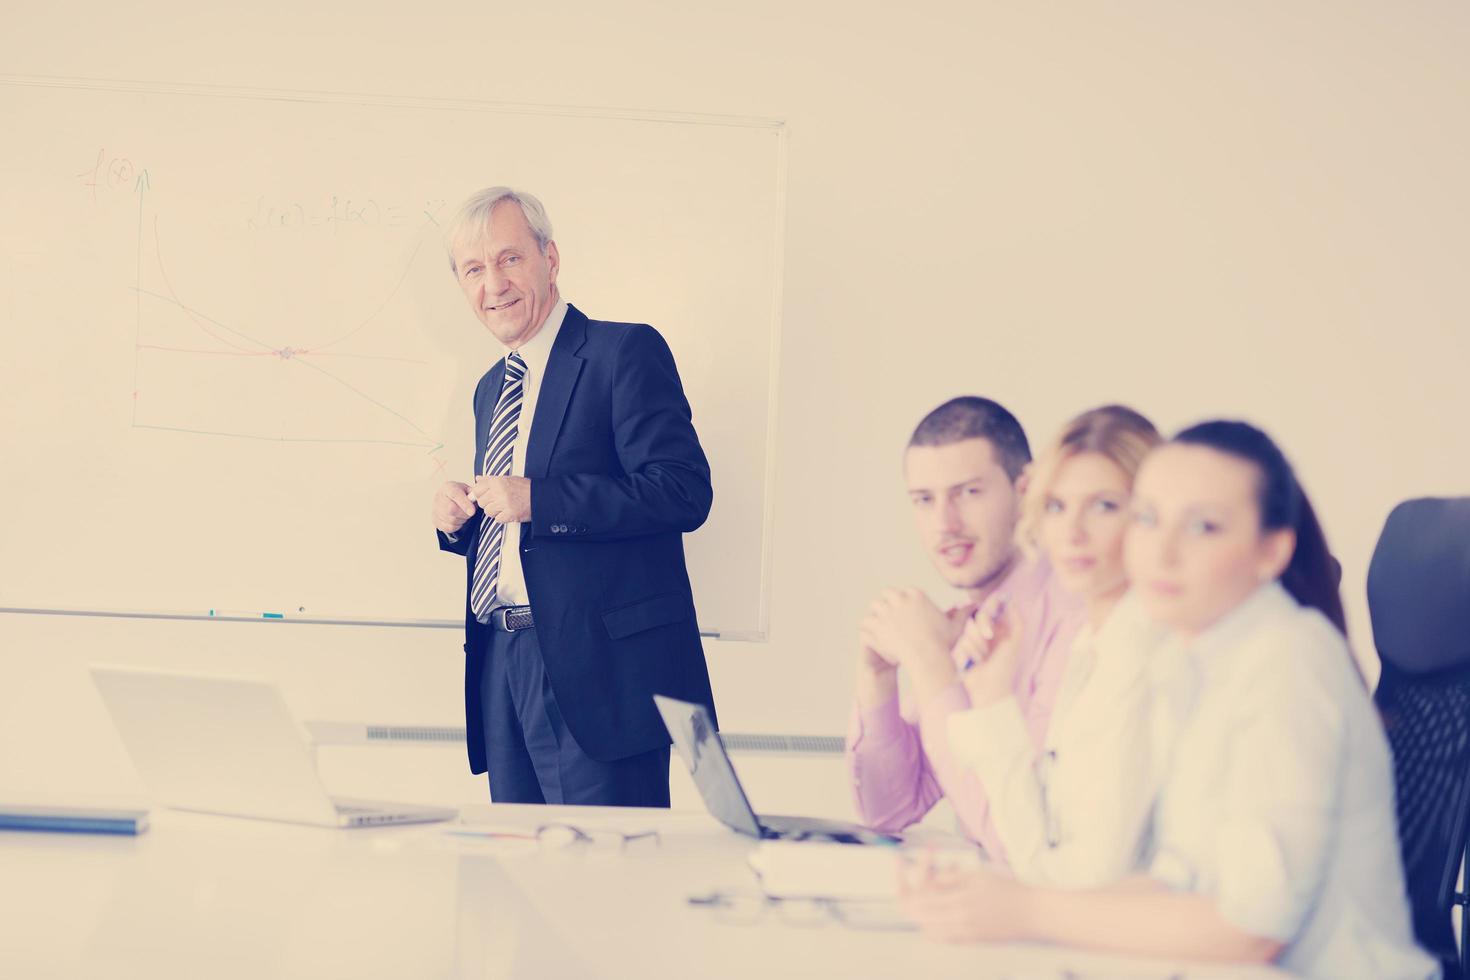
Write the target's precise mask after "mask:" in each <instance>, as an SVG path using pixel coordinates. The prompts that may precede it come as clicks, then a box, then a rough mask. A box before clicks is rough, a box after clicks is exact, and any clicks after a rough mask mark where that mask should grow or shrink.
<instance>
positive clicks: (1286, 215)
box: [0, 0, 1470, 772]
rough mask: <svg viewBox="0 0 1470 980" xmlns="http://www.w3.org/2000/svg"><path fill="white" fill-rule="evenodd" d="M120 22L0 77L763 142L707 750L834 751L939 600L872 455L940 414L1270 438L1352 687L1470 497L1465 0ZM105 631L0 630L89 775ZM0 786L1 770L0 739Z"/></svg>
mask: <svg viewBox="0 0 1470 980" xmlns="http://www.w3.org/2000/svg"><path fill="white" fill-rule="evenodd" d="M141 6H142V8H143V9H140V6H139V5H122V6H119V5H115V4H103V3H100V2H97V3H91V4H87V5H86V9H84V10H77V9H69V8H68V6H67V5H59V6H56V7H54V8H49V9H43V8H42V6H41V5H27V7H26V8H25V9H23V10H21V11H19V12H15V13H11V14H8V15H7V24H8V29H7V31H6V32H5V33H4V36H3V37H0V64H3V65H4V66H5V69H6V71H7V72H10V73H20V74H45V75H63V76H88V77H97V78H121V79H145V80H161V81H177V82H189V83H197V84H219V85H249V86H261V87H270V88H280V89H308V90H319V89H326V90H334V91H353V92H384V93H393V94H402V95H409V96H419V97H445V96H453V97H459V98H472V99H483V100H490V101H508V102H518V103H536V104H576V105H596V106H608V107H637V108H654V109H666V110H674V111H691V112H706V113H730V114H735V115H742V116H762V117H777V118H782V119H785V120H786V121H787V123H788V125H789V128H790V170H789V185H788V192H789V201H788V206H789V212H788V232H787V238H786V270H785V276H786V278H785V284H786V299H785V307H784V333H783V340H782V357H781V371H782V374H781V381H780V395H779V411H780V427H779V444H778V447H777V453H778V457H777V462H778V471H777V491H776V500H775V520H776V545H775V547H776V551H775V558H776V568H775V574H774V589H773V593H772V597H771V598H772V603H771V610H772V618H771V639H770V641H769V642H768V643H765V644H760V645H740V644H712V645H711V646H710V648H709V651H708V652H709V657H710V661H711V668H712V671H713V674H714V679H715V684H716V696H717V698H718V699H719V704H720V708H721V713H722V716H723V720H724V724H725V727H727V728H729V729H731V730H739V731H762V730H765V731H786V732H813V733H830V734H835V733H838V732H840V731H841V729H842V726H843V723H844V719H845V713H846V708H847V704H848V699H849V696H850V689H851V679H850V669H849V664H850V661H851V659H852V654H851V638H852V635H853V631H854V630H853V625H854V623H855V621H856V619H857V618H858V616H859V614H860V612H861V611H862V609H863V607H864V604H865V603H866V602H867V601H868V600H869V599H870V598H871V597H872V595H873V594H874V593H875V592H876V591H877V590H879V589H880V588H881V587H883V586H884V585H887V584H890V583H901V582H910V581H912V582H918V583H921V584H924V585H926V586H937V584H938V583H937V579H935V578H934V577H933V576H932V575H931V573H930V572H929V570H928V568H927V566H926V564H925V561H924V559H923V556H922V555H920V554H919V553H918V551H917V549H916V548H915V546H914V542H913V540H912V536H911V534H910V532H909V529H908V526H907V523H906V522H907V516H906V513H905V508H906V505H905V503H904V501H903V497H902V494H901V492H900V491H901V487H900V484H899V483H898V461H899V452H900V448H901V446H902V444H903V441H904V439H905V437H906V435H907V433H908V431H909V429H910V427H911V426H912V425H913V423H914V422H915V421H916V420H917V419H918V417H919V416H920V415H921V414H922V413H923V412H924V411H926V410H927V409H928V408H930V407H932V406H933V405H934V404H936V403H938V402H939V401H941V400H943V399H945V398H947V397H949V396H951V395H954V394H959V393H967V392H974V393H982V394H987V395H991V396H993V397H996V398H998V399H999V400H1001V401H1002V402H1004V403H1006V404H1007V405H1009V406H1010V407H1011V408H1012V409H1014V410H1015V411H1016V413H1017V414H1018V415H1019V416H1020V417H1021V419H1022V421H1023V422H1024V423H1025V424H1026V425H1027V427H1028V429H1029V430H1030V432H1031V434H1032V438H1033V441H1034V442H1036V443H1042V442H1044V441H1045V440H1046V439H1047V438H1049V436H1050V434H1051V433H1052V432H1053V431H1054V430H1055V429H1056V428H1057V427H1058V426H1059V425H1060V424H1061V423H1062V422H1063V421H1064V420H1065V419H1066V418H1067V417H1069V416H1070V415H1072V414H1074V413H1075V412H1076V411H1078V410H1081V409H1083V408H1086V407H1090V406H1092V405H1094V404H1097V403H1099V402H1101V401H1104V400H1124V401H1127V402H1130V403H1132V404H1133V405H1134V406H1135V407H1137V408H1139V409H1141V410H1143V411H1145V412H1147V413H1149V414H1151V415H1153V416H1154V418H1155V420H1156V421H1157V422H1158V423H1159V424H1160V425H1161V426H1162V427H1165V428H1172V427H1176V426H1178V425H1180V424H1183V423H1186V422H1189V421H1192V420H1196V419H1198V418H1201V417H1205V416H1209V415H1215V414H1221V413H1224V414H1233V415H1244V416H1247V417H1249V418H1252V419H1255V420H1256V421H1258V422H1260V423H1262V424H1264V425H1265V426H1266V427H1267V428H1269V429H1270V430H1271V431H1272V432H1273V433H1274V434H1276V435H1277V436H1278V437H1279V439H1280V440H1281V442H1282V443H1283V444H1284V446H1285V448H1286V449H1287V451H1288V453H1289V454H1290V455H1291V456H1292V457H1293V458H1294V460H1295V461H1296V462H1297V464H1298V469H1299V471H1300V473H1301V475H1302V477H1303V479H1304V481H1305V483H1306V484H1307V487H1308V489H1309V491H1310V492H1311V493H1312V494H1313V496H1314V499H1315V501H1316V503H1317V505H1318V508H1319V511H1320V513H1321V515H1322V517H1323V519H1324V522H1325V524H1326V527H1327V530H1328V534H1329V539H1330V540H1331V541H1332V543H1333V546H1334V549H1335V550H1336V551H1337V553H1338V554H1339V555H1340V557H1341V558H1342V560H1343V563H1344V566H1345V593H1346V596H1347V598H1348V604H1349V609H1350V616H1351V626H1352V628H1353V633H1354V637H1355V640H1356V643H1357V645H1358V648H1359V653H1360V655H1362V656H1364V658H1365V659H1369V660H1371V656H1372V654H1371V645H1370V637H1369V631H1368V624H1367V618H1366V611H1365V604H1364V601H1363V595H1362V591H1363V582H1364V578H1365V574H1366V569H1367V560H1368V557H1369V555H1370V553H1371V548H1372V544H1373V541H1374V539H1375V536H1376V534H1377V532H1378V530H1379V528H1380V527H1381V524H1382V520H1383V517H1384V516H1385V515H1386V513H1387V511H1388V509H1389V508H1390V506H1391V505H1392V504H1393V503H1394V502H1395V501H1397V500H1399V499H1401V498H1403V497H1406V496H1413V495H1420V494H1427V493H1464V492H1467V488H1470V454H1467V453H1466V452H1465V439H1464V436H1463V426H1464V420H1465V419H1466V418H1467V417H1470V394H1467V391H1466V386H1465V384H1464V379H1465V375H1466V370H1465V369H1466V366H1467V363H1470V339H1467V337H1470V331H1467V330H1466V325H1465V323H1466V315H1467V313H1470V295H1467V291H1466V289H1465V286H1464V282H1465V273H1464V270H1465V268H1466V267H1467V258H1470V254H1467V253H1470V238H1467V236H1466V234H1465V229H1466V228H1467V227H1470V185H1467V182H1466V180H1465V179H1464V175H1465V174H1466V173H1470V131H1467V117H1466V113H1465V106H1466V104H1467V97H1470V62H1467V60H1466V59H1465V57H1464V51H1465V49H1466V43H1467V41H1470V8H1467V7H1466V6H1465V5H1463V4H1459V3H1453V2H1438V3H1427V2H1426V3H1412V4H1401V3H1387V2H1382V3H1341V2H1299V3H1293V4H1276V3H1269V2H1254V3H1251V2H1246V3H1231V4H1205V3H1178V2H1165V0H1154V2H1136V3H1129V4H1108V5H1102V4H1059V3H1047V2H1037V3H1033V2H1011V3H958V2H956V3H922V2H920V3H911V4H909V5H906V6H907V7H908V9H902V8H900V7H896V6H894V5H891V4H878V3H871V2H861V0H855V2H845V3H840V4H835V3H834V4H825V3H824V4H800V3H790V2H789V0H786V2H783V0H750V2H747V3H743V4H739V5H718V6H716V5H700V4H687V3H672V2H670V3H620V4H609V3H595V2H586V0H583V2H569V3H562V4H554V5H553V4H543V5H518V6H506V5H489V4H476V5H466V6H459V5H452V4H431V5H418V6H414V7H404V6H403V5H401V4H389V3H384V2H381V0H365V2H355V3H345V2H333V3H319V4H296V5H291V6H289V7H288V6H284V5H283V6H282V8H281V9H280V10H279V11H263V12H256V11H247V10H244V9H243V8H241V9H240V10H239V11H238V12H232V13H229V14H222V13H218V12H217V11H216V9H215V8H214V7H213V6H212V5H202V4H197V3H192V2H190V3H150V4H144V5H141ZM0 160H3V155H0ZM84 165H85V162H83V163H82V164H81V165H79V167H78V169H81V167H82V166H84ZM485 179H486V181H491V180H494V179H495V175H494V174H493V173H488V172H487V173H486V175H485ZM551 204H552V206H553V207H554V202H551ZM78 288H79V289H82V290H84V289H85V281H83V282H80V283H79V287H78ZM731 288H732V289H738V288H739V283H732V284H731ZM710 302H712V303H717V302H719V297H717V296H712V297H710ZM591 312H592V313H594V314H595V313H596V311H595V310H594V311H591ZM4 329H5V330H7V331H13V330H29V329H44V325H39V324H16V323H7V324H5V325H4ZM697 421H698V420H696V422H697ZM6 424H14V423H13V420H12V419H10V418H9V417H7V420H6ZM84 467H85V460H84V459H78V460H77V461H76V472H74V473H58V474H54V476H55V478H56V479H79V478H83V475H84ZM100 492H105V488H100ZM37 519H38V520H46V519H53V520H54V519H56V518H55V517H54V516H52V515H37ZM72 520H74V516H73V515H64V517H62V519H61V520H59V521H58V523H59V524H60V525H61V526H63V527H66V526H69V525H70V522H71V521H72ZM4 560H6V561H15V560H22V561H23V560H24V556H14V555H6V556H5V557H4ZM99 629H100V628H94V627H93V626H92V625H87V626H86V627H80V626H76V625H74V624H63V623H58V622H53V621H35V620H33V621H31V622H28V623H25V624H18V623H16V622H15V621H14V618H13V617H12V618H11V619H9V620H7V621H5V622H0V649H3V650H4V653H3V656H4V657H5V661H6V663H7V664H8V665H10V666H11V667H12V673H11V676H12V677H16V678H18V683H14V684H6V685H5V691H4V694H3V695H0V698H3V700H4V703H3V704H0V717H7V716H8V717H10V718H12V719H14V718H17V717H19V718H26V719H32V720H34V721H35V722H36V724H37V725H41V726H44V725H45V724H48V723H49V724H51V725H53V726H54V727H53V728H52V729H51V731H52V734H53V736H54V737H52V738H49V739H42V740H41V742H42V743H43V744H46V745H48V746H49V748H48V749H47V751H50V752H52V753H54V756H53V757H54V758H56V759H58V760H61V759H64V760H67V761H71V762H77V763H78V764H81V760H84V759H86V758H88V755H87V753H86V752H85V751H84V748H83V746H85V745H90V743H91V742H93V741H94V740H95V739H98V738H101V737H102V735H101V734H99V733H105V728H102V727H100V726H101V725H102V722H101V721H100V719H99V718H98V717H97V716H96V715H95V707H96V706H95V704H92V703H91V702H88V701H86V700H85V699H84V698H83V696H82V694H81V693H79V692H80V688H79V687H78V686H76V684H75V682H76V681H77V679H78V677H79V676H80V675H78V674H77V673H76V672H75V671H74V670H71V669H70V668H66V669H63V668H62V667H60V666H58V664H60V663H62V662H69V660H70V659H72V658H76V657H80V656H82V654H80V653H78V644H79V643H85V644H91V643H93V642H94V641H95V640H96V639H97V634H98V632H99ZM266 629H272V630H273V632H271V633H270V636H269V642H268V649H260V648H259V647H261V646H262V643H261V641H260V638H261V637H262V636H263V635H264V634H263V630H266ZM105 634H106V643H107V646H108V652H109V653H116V654H117V656H118V657H119V658H135V659H145V660H175V659H179V658H185V657H192V656H193V655H192V654H190V653H188V652H187V650H186V648H185V647H179V646H176V645H173V644H175V643H176V641H181V640H182V641H187V643H186V647H187V646H188V645H192V646H193V647H196V648H204V649H209V650H211V651H213V652H211V653H209V654H205V655H201V656H202V657H203V659H206V660H207V659H209V658H211V657H222V658H224V659H227V660H231V661H236V662H240V663H249V664H251V665H252V666H254V665H269V666H268V667H267V669H268V670H269V671H272V672H276V673H277V674H278V675H279V676H280V677H281V678H282V679H283V681H284V682H285V683H286V684H287V686H288V689H289V690H290V691H291V693H292V695H293V697H294V698H296V699H297V700H298V701H299V702H300V703H301V705H302V710H303V713H305V714H306V715H308V716H310V717H322V718H327V717H346V716H353V717H360V716H365V715H369V716H372V717H374V718H380V717H384V716H387V715H391V716H392V717H393V718H394V719H397V720H403V721H421V722H445V721H453V720H455V718H456V717H457V700H456V699H457V696H458V694H457V692H458V690H459V680H458V677H457V670H458V658H457V650H458V645H457V643H456V641H455V640H454V639H453V637H452V636H449V635H443V636H439V635H428V634H424V633H419V632H412V631H406V632H391V633H390V632H385V633H374V634H373V635H361V634H358V633H353V632H349V631H345V630H341V629H336V628H327V627H298V628H291V627H287V628H283V629H275V628H273V627H266V626H262V627H255V626H253V625H251V626H226V625H223V624H185V625H180V624H139V623H133V622H125V621H112V622H111V623H110V624H109V625H108V626H107V628H106V630H105ZM22 641H23V642H22ZM165 650H167V652H165ZM11 702H15V703H14V704H12V703H11ZM74 716H75V718H76V719H77V720H75V721H68V722H65V723H63V722H62V719H63V718H67V719H71V718H73V717H74ZM19 724H20V722H18V721H10V722H7V725H8V726H9V727H8V728H7V729H6V730H5V733H4V734H5V736H6V739H7V741H9V740H11V739H13V738H16V737H18V736H19V733H18V732H16V731H15V730H13V729H14V726H16V725H19ZM69 727H70V728H74V730H75V732H76V733H78V734H73V732H72V731H70V730H68V729H69ZM26 731H28V732H29V731H35V729H34V728H27V729H26ZM0 760H3V761H4V762H5V764H6V765H7V766H9V767H12V768H11V770H10V771H11V772H14V771H15V769H14V768H13V767H15V766H16V765H17V763H16V759H15V751H14V750H13V749H6V750H5V754H3V755H0ZM101 764H102V763H101V762H98V763H96V765H101Z"/></svg>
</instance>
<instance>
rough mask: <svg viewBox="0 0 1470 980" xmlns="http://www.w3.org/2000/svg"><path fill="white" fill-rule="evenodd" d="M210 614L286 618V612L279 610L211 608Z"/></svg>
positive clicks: (217, 615) (233, 616)
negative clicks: (257, 610)
mask: <svg viewBox="0 0 1470 980" xmlns="http://www.w3.org/2000/svg"><path fill="white" fill-rule="evenodd" d="M209 615H211V616H214V617H228V618H230V619H285V618H286V614H285V613H278V612H253V611H250V610H243V609H211V610H210V611H209Z"/></svg>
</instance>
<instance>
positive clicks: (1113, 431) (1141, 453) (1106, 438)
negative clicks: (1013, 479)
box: [1016, 405, 1164, 552]
mask: <svg viewBox="0 0 1470 980" xmlns="http://www.w3.org/2000/svg"><path fill="white" fill-rule="evenodd" d="M1163 441H1164V439H1163V436H1161V435H1159V430H1158V429H1156V428H1154V424H1153V423H1152V422H1150V421H1149V420H1148V419H1146V418H1145V417H1144V416H1142V415H1140V414H1139V413H1138V412H1135V411H1134V410H1133V409H1131V408H1129V407H1127V406H1126V405H1104V406H1102V407H1101V408H1094V409H1092V410H1091V411H1088V412H1083V413H1082V414H1081V415H1079V416H1077V417H1076V418H1074V419H1073V420H1072V421H1070V422H1068V423H1067V424H1066V426H1065V427H1064V428H1063V429H1062V432H1061V435H1059V436H1057V439H1056V441H1055V442H1054V443H1052V444H1051V445H1050V446H1048V447H1047V448H1046V451H1045V452H1043V453H1042V454H1041V455H1040V456H1039V457H1037V460H1036V463H1035V465H1034V466H1033V467H1032V471H1031V480H1030V482H1029V483H1028V484H1027V486H1026V496H1025V498H1024V499H1023V500H1022V502H1021V520H1020V522H1019V523H1018V524H1017V525H1016V540H1017V541H1018V542H1020V544H1021V546H1022V547H1024V548H1026V549H1027V550H1028V551H1032V552H1034V551H1035V550H1036V547H1037V537H1036V532H1037V529H1038V528H1039V527H1040V525H1041V518H1042V515H1043V514H1044V513H1045V511H1046V497H1047V494H1048V493H1049V492H1050V491H1051V485H1052V481H1053V480H1055V479H1056V476H1057V470H1059V469H1061V466H1062V464H1063V463H1064V462H1066V461H1067V460H1069V459H1071V458H1072V457H1073V456H1079V455H1081V454H1082V453H1099V454H1101V455H1103V456H1106V457H1107V458H1108V459H1110V460H1112V461H1113V463H1115V464H1116V465H1117V466H1118V468H1119V469H1121V470H1122V471H1123V472H1124V473H1126V474H1127V475H1128V483H1129V484H1130V485H1132V483H1133V478H1134V477H1135V476H1137V475H1138V467H1139V466H1141V465H1142V464H1143V458H1144V457H1145V456H1147V455H1148V454H1149V451H1150V450H1152V449H1153V448H1154V447H1155V446H1157V445H1158V444H1159V443H1161V442H1163Z"/></svg>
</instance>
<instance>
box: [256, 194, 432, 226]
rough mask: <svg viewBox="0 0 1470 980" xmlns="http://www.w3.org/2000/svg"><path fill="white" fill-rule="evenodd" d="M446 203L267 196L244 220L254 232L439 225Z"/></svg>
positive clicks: (260, 198)
mask: <svg viewBox="0 0 1470 980" xmlns="http://www.w3.org/2000/svg"><path fill="white" fill-rule="evenodd" d="M444 204H445V202H444V201H442V200H438V201H425V202H423V204H422V205H421V206H419V207H412V206H409V205H403V204H385V203H381V202H379V201H377V200H375V199H374V198H366V199H353V198H350V197H348V198H343V197H338V196H337V195H336V194H331V195H328V196H327V198H326V199H325V200H321V201H317V202H314V203H308V202H303V201H290V202H285V203H274V202H267V201H266V199H265V198H264V196H262V197H258V198H256V200H255V209H254V211H252V212H251V213H250V214H249V215H248V216H247V217H246V219H245V226H246V227H247V228H249V229H251V230H252V231H259V230H268V229H276V228H323V227H344V226H347V225H359V226H362V227H366V228H406V227H418V226H420V225H424V224H433V225H437V224H439V218H440V215H441V212H443V210H444Z"/></svg>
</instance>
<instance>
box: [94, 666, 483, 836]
mask: <svg viewBox="0 0 1470 980" xmlns="http://www.w3.org/2000/svg"><path fill="white" fill-rule="evenodd" d="M92 680H93V682H94V683H95V684H96V685H97V690H98V691H99V692H101V694H102V700H103V701H104V702H105V703H106V705H107V710H108V712H109V713H110V714H111V715H112V720H113V723H114V724H115V725H116V726H117V731H118V734H119V735H121V736H122V741H123V745H125V746H126V747H127V750H128V754H129V755H131V756H132V757H133V763H134V765H135V766H136V767H137V769H138V775H140V776H141V777H142V778H143V782H144V783H145V784H146V785H147V787H148V788H149V790H150V791H151V792H152V794H153V796H154V798H155V799H157V800H158V801H159V802H160V803H162V804H164V805H165V806H169V807H172V808H174V809H176V810H192V811H196V812H199V813H219V814H226V815H229V816H235V817H255V818H258V819H261V820H282V821H286V822H288V823H304V824H315V825H318V826H323V827H372V826H380V825H382V824H398V823H429V822H432V821H436V820H450V819H453V818H454V817H455V816H457V815H458V811H456V810H453V809H449V808H447V807H429V806H414V805H409V804H398V803H381V802H377V801H373V800H349V799H333V798H332V797H330V796H328V795H327V793H326V790H324V789H323V788H322V784H321V778H320V776H319V775H318V774H317V770H316V762H315V759H314V758H313V755H312V750H311V746H310V745H309V744H308V743H307V741H306V739H305V737H304V736H303V733H302V730H301V729H300V728H299V727H298V726H297V723H296V719H295V718H294V717H293V716H292V715H291V712H290V710H289V709H288V708H287V707H286V702H285V700H284V699H283V698H282V697H281V692H280V691H279V690H278V689H277V688H276V686H275V685H274V684H270V683H267V682H265V681H255V680H244V679H239V678H231V677H216V676H205V675H200V674H184V673H172V672H168V671H160V670H146V669H141V668H133V667H114V666H104V665H97V664H94V665H93V666H92Z"/></svg>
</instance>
